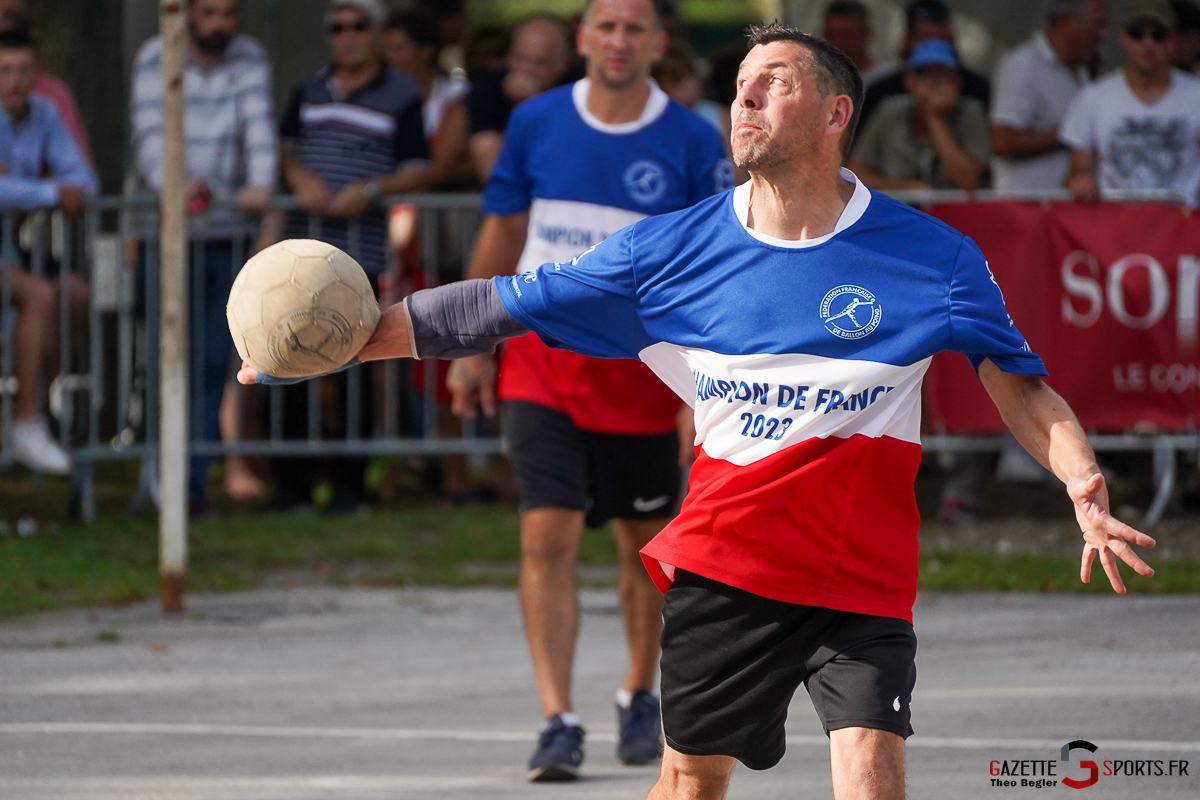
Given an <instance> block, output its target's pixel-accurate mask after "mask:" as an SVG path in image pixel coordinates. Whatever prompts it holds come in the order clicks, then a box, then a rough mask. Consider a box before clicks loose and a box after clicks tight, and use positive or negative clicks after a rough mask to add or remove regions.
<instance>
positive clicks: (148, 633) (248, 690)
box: [0, 588, 1200, 800]
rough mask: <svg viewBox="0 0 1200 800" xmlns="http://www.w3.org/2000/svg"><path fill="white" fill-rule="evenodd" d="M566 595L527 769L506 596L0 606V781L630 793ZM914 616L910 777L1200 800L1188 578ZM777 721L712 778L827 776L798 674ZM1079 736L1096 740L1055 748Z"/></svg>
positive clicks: (786, 780)
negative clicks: (565, 745)
mask: <svg viewBox="0 0 1200 800" xmlns="http://www.w3.org/2000/svg"><path fill="white" fill-rule="evenodd" d="M583 601H584V620H583V630H582V635H581V640H580V647H579V654H578V658H577V662H576V664H577V667H576V697H577V703H578V710H579V712H580V714H581V715H582V717H583V720H584V724H585V726H586V727H587V729H588V740H587V753H588V755H587V761H586V763H585V775H586V779H585V780H583V781H580V782H579V783H577V784H571V785H552V786H547V785H530V784H527V783H526V782H525V780H524V773H525V769H524V765H525V761H526V759H527V758H528V756H529V754H530V751H531V748H532V744H533V739H534V734H535V730H536V728H537V726H538V724H539V720H538V712H537V701H536V695H535V692H534V688H533V681H532V677H531V671H530V668H529V663H528V658H527V655H526V652H525V645H524V641H523V637H522V632H521V624H520V618H519V615H518V610H517V603H516V596H515V594H514V593H513V592H511V591H507V590H496V591H491V590H470V591H450V590H445V591H443V590H406V589H399V590H392V589H334V588H303V589H292V590H262V591H256V592H249V593H245V594H239V595H211V596H199V595H194V596H191V597H189V598H188V610H187V611H186V612H185V613H184V614H182V615H176V616H171V617H165V616H163V615H162V614H160V613H159V612H158V610H157V608H156V606H155V605H154V604H150V603H145V604H139V605H134V606H129V607H124V608H117V609H103V610H80V611H70V612H60V613H52V614H43V615H37V616H34V617H27V618H22V619H17V620H10V621H8V622H5V623H3V624H0V798H4V800H25V799H26V798H39V799H41V798H64V799H65V800H77V799H78V800H83V798H88V800H108V799H109V798H112V799H114V800H116V799H117V798H119V799H120V800H150V798H170V800H201V799H203V800H268V799H273V798H289V800H308V799H309V798H314V799H315V798H336V799H337V800H344V799H346V798H473V799H474V798H547V800H550V799H551V798H553V799H554V800H557V799H558V798H568V799H575V798H578V800H593V799H596V800H598V799H599V798H606V799H607V798H622V799H629V800H634V799H636V800H640V798H642V797H644V796H645V793H646V791H647V790H648V788H649V787H650V785H651V784H652V783H653V780H654V777H655V774H656V770H655V768H653V767H640V768H630V767H623V766H621V765H620V764H619V763H617V761H616V760H615V758H614V755H613V747H614V744H613V743H614V740H615V728H616V723H615V716H614V713H613V708H612V697H613V691H614V690H615V688H616V687H617V684H618V682H619V681H620V678H621V675H622V673H623V666H624V645H623V637H622V633H621V624H620V616H619V614H618V611H617V602H616V597H615V595H614V594H613V593H612V592H608V591H589V592H585V593H584V595H583ZM916 628H917V633H918V637H919V639H920V651H919V655H918V673H919V675H918V683H917V691H916V693H915V695H914V700H913V725H914V727H915V728H916V731H917V733H916V735H915V736H914V737H913V738H912V739H911V740H910V741H909V750H908V765H909V766H908V771H909V792H910V797H912V798H932V799H933V800H941V799H942V798H945V799H946V800H951V799H953V800H960V799H961V798H992V797H994V798H1024V797H1034V796H1045V795H1046V794H1052V795H1053V794H1058V795H1062V793H1064V792H1066V793H1068V796H1070V793H1071V792H1073V791H1074V790H1072V789H1068V788H1067V787H1065V786H1062V785H1057V786H1051V787H1046V788H1041V789H1037V788H1023V787H1022V786H1021V781H1022V779H1023V778H1022V777H1021V776H1020V775H1017V776H1014V777H1013V778H1009V777H1007V776H1000V777H995V778H993V776H992V775H990V774H989V771H990V767H991V766H992V765H993V762H995V766H996V768H997V769H999V768H1000V764H1002V763H1003V764H1006V765H1007V766H1008V767H1009V768H1010V769H1011V768H1012V767H1013V766H1014V762H1016V764H1015V766H1016V768H1017V770H1018V771H1020V770H1021V769H1022V768H1023V769H1024V770H1025V771H1026V773H1027V777H1025V778H1024V780H1037V777H1029V776H1028V773H1030V772H1039V771H1042V772H1044V771H1047V770H1049V769H1054V770H1055V776H1054V777H1053V778H1051V780H1058V779H1061V778H1062V777H1063V776H1064V775H1066V776H1070V777H1076V778H1085V777H1086V776H1087V770H1086V769H1084V768H1082V767H1081V766H1079V764H1078V761H1079V760H1080V759H1082V758H1085V757H1089V756H1090V757H1091V758H1092V759H1094V760H1095V761H1096V763H1097V765H1098V766H1099V767H1100V769H1101V770H1102V772H1103V771H1107V770H1106V769H1105V765H1106V763H1107V762H1113V763H1114V764H1118V763H1119V764H1120V765H1122V766H1128V767H1130V768H1133V769H1135V770H1136V767H1137V763H1136V762H1141V763H1142V764H1143V768H1145V765H1146V763H1147V762H1148V763H1149V768H1150V771H1151V772H1154V771H1155V770H1156V764H1157V765H1159V766H1161V768H1162V769H1163V770H1164V771H1166V770H1171V769H1174V770H1176V771H1177V770H1178V768H1179V764H1178V762H1180V761H1186V762H1188V766H1187V769H1188V775H1187V776H1186V777H1184V776H1178V775H1176V776H1167V775H1161V776H1160V775H1153V774H1152V775H1143V776H1140V777H1123V776H1116V775H1112V776H1109V775H1103V774H1101V776H1100V777H1099V781H1098V782H1097V783H1096V784H1095V785H1094V786H1092V787H1090V788H1088V789H1086V790H1084V791H1085V792H1086V793H1085V794H1083V795H1082V796H1083V797H1087V798H1134V797H1136V798H1139V800H1146V799H1149V798H1181V800H1182V798H1189V800H1194V798H1196V797H1200V778H1198V777H1197V775H1200V597H1198V596H1159V597H1153V596H1143V597H1135V598H1116V597H1108V598H1097V597H1078V596H1056V595H989V594H973V595H934V594H930V595H923V596H921V597H920V598H919V600H918V604H917V609H916ZM788 732H789V744H788V752H787V755H786V756H785V757H784V760H783V761H782V762H781V763H780V764H779V766H777V767H776V768H774V769H772V770H769V771H767V772H759V773H756V772H751V771H749V770H746V769H744V768H742V767H740V766H739V767H738V769H737V771H736V772H735V774H734V778H733V783H732V786H731V790H730V793H729V797H730V798H743V799H747V800H748V799H749V798H755V800H773V799H774V798H822V797H829V796H830V792H829V788H828V787H829V767H828V746H827V744H826V740H825V737H824V736H823V734H822V733H821V730H820V727H819V724H818V722H817V719H816V715H815V714H814V712H813V711H812V708H811V706H810V704H809V701H808V697H807V695H806V694H805V693H804V692H803V691H800V692H798V694H797V696H796V699H795V702H794V703H793V705H792V709H791V715H790V720H789V724H788ZM1079 739H1083V740H1088V741H1090V742H1092V743H1093V744H1095V745H1097V746H1098V749H1097V752H1096V753H1095V754H1094V755H1092V754H1088V753H1087V752H1085V751H1081V750H1078V749H1077V750H1075V751H1073V753H1072V757H1073V762H1072V763H1070V764H1063V763H1059V762H1058V758H1059V755H1060V749H1061V747H1062V746H1063V744H1065V743H1067V742H1070V741H1073V740H1079ZM1051 765H1053V766H1051ZM1010 779H1011V780H1015V782H1016V784H1017V785H1016V786H1014V787H1001V786H994V785H993V783H992V782H993V780H1010Z"/></svg>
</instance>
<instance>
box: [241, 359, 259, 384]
mask: <svg viewBox="0 0 1200 800" xmlns="http://www.w3.org/2000/svg"><path fill="white" fill-rule="evenodd" d="M257 377H258V370H256V369H255V368H254V367H252V366H250V365H249V364H247V363H246V362H245V361H243V362H242V368H241V369H239V370H238V374H237V379H238V383H241V384H244V385H246V386H251V385H253V384H254V380H255V378H257Z"/></svg>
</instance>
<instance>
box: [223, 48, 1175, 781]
mask: <svg viewBox="0 0 1200 800" xmlns="http://www.w3.org/2000/svg"><path fill="white" fill-rule="evenodd" d="M750 43H751V45H752V46H753V47H752V49H751V50H750V52H749V53H748V54H747V56H746V58H745V60H744V61H743V62H742V64H741V67H740V69H739V72H738V79H737V81H738V93H737V99H736V101H735V103H734V105H733V119H732V121H733V135H732V150H733V156H734V161H735V163H736V164H737V165H738V166H739V167H741V168H743V169H745V170H747V171H748V172H749V173H750V176H751V180H750V181H749V182H748V183H746V184H743V185H742V186H740V187H738V188H737V189H735V190H733V191H732V192H726V193H723V194H722V195H720V196H718V197H714V198H712V199H710V200H706V201H703V202H701V203H699V204H697V205H696V206H694V207H693V208H689V209H686V210H684V211H680V212H676V213H672V214H664V215H662V216H659V217H653V218H650V219H646V220H642V221H640V222H637V223H635V224H634V225H631V226H629V227H627V228H625V229H624V230H622V231H620V232H618V233H617V234H615V235H613V236H611V237H609V238H608V239H607V240H605V241H604V242H602V243H601V244H600V245H598V246H597V247H595V248H594V249H592V250H590V251H588V252H586V253H584V254H582V255H580V256H578V257H576V258H574V259H572V260H571V261H569V262H564V263H559V264H545V265H543V266H541V267H539V268H538V269H536V270H534V271H532V272H529V273H525V274H523V275H517V276H513V277H501V278H496V279H494V280H493V281H464V282H462V283H459V284H454V285H452V286H446V287H441V288H439V289H435V290H430V291H426V292H418V293H416V294H413V295H411V296H409V297H408V298H406V299H405V301H404V303H402V304H400V305H399V306H396V307H393V308H389V309H388V310H387V311H386V312H385V313H384V316H383V319H382V321H381V323H380V326H379V328H378V329H377V330H376V332H375V334H374V335H373V336H372V339H371V341H369V342H368V343H367V346H366V347H364V348H363V351H362V352H361V353H360V354H359V357H360V358H361V359H363V360H372V359H376V358H389V357H403V356H409V355H415V356H419V357H421V358H430V357H448V356H458V355H461V354H464V353H470V352H480V351H484V352H486V351H489V350H490V349H491V348H493V347H495V345H496V344H497V343H498V342H500V341H502V340H503V339H506V338H509V337H512V336H516V335H520V334H521V333H523V332H524V331H534V332H535V333H537V335H538V336H539V337H540V338H541V339H542V341H543V342H545V343H546V344H548V345H550V346H553V347H563V348H569V349H571V350H574V351H576V352H580V353H585V354H588V355H593V356H601V357H609V358H629V357H633V356H637V357H639V358H640V359H641V360H642V361H644V362H645V363H646V364H648V365H649V366H650V367H651V368H652V369H653V370H654V371H655V373H657V374H658V375H659V376H660V377H661V378H662V379H663V380H664V381H665V382H666V383H667V385H669V386H670V387H671V388H672V389H674V390H675V392H676V393H677V394H679V395H680V397H682V398H684V400H686V401H687V402H688V403H689V405H691V406H692V407H693V409H694V414H695V421H696V431H697V434H696V442H697V447H696V452H697V458H696V464H695V466H694V467H693V468H692V472H691V476H690V483H689V486H688V496H687V499H686V500H685V501H684V504H683V508H682V509H681V510H680V512H679V516H678V517H677V518H676V519H675V520H674V521H673V522H672V523H671V524H670V525H669V526H668V527H667V528H666V529H665V530H663V531H662V533H660V534H659V535H658V536H657V537H655V539H654V540H653V541H652V542H650V544H648V545H647V546H646V547H645V548H643V550H642V557H643V559H644V561H645V563H646V566H647V567H648V568H649V570H650V572H651V573H652V574H653V575H654V576H655V579H656V581H657V582H658V584H659V585H660V586H661V587H662V588H663V589H664V590H665V591H666V599H665V602H664V603H663V619H664V625H663V634H662V645H663V649H662V710H663V729H664V733H665V735H666V740H667V748H666V752H665V753H664V756H663V765H662V773H661V775H660V777H659V781H658V783H657V784H656V785H655V787H654V788H653V789H652V790H651V793H650V797H651V798H653V799H654V800H666V798H689V799H690V800H697V799H702V800H710V799H711V800H716V799H717V798H722V797H724V796H725V790H726V787H727V785H728V782H729V776H730V774H731V773H732V771H733V766H734V763H735V760H740V761H742V763H744V764H745V765H746V766H748V767H750V768H752V769H767V768H769V767H772V766H774V765H775V764H776V763H777V762H778V761H779V759H780V758H781V757H782V755H783V751H784V744H785V737H784V722H785V720H786V717H787V709H788V704H789V703H790V701H791V698H792V695H793V694H794V692H795V691H796V689H797V688H799V686H800V685H801V684H804V686H805V688H806V689H807V690H808V693H809V695H810V697H811V698H812V701H813V704H814V706H815V707H816V710H817V713H818V716H819V717H820V719H821V723H822V725H823V727H824V728H825V731H826V733H827V734H828V735H829V740H830V756H831V764H832V771H833V791H834V797H835V798H836V800H851V799H852V798H853V799H854V800H859V799H860V798H871V799H872V800H902V798H903V797H904V785H905V781H904V741H905V738H906V737H907V736H908V735H910V734H911V733H912V728H911V727H910V725H909V719H910V709H909V704H910V701H911V698H912V690H913V687H914V685H915V682H916V670H915V663H914V659H915V655H916V636H915V634H914V632H913V628H912V605H913V601H914V599H915V597H916V584H917V527H918V517H917V510H916V503H915V501H914V496H913V479H914V477H915V475H916V470H917V466H918V463H919V461H920V454H921V447H920V413H921V403H920V387H921V380H922V377H923V375H924V373H925V370H926V369H927V367H928V365H929V361H930V359H931V358H932V357H933V356H934V355H935V354H936V353H938V352H940V351H943V350H954V351H958V352H961V353H964V354H966V355H967V356H968V358H969V359H970V361H971V363H972V364H973V365H974V366H975V368H976V369H977V371H978V374H979V377H980V379H981V380H982V381H983V383H984V385H985V386H986V387H987V389H988V392H989V394H990V395H991V397H992V399H993V401H994V402H995V403H996V406H997V407H998V408H999V410H1000V413H1001V415H1002V417H1003V418H1004V420H1005V421H1006V423H1007V424H1008V426H1009V428H1010V429H1011V430H1012V431H1013V433H1014V434H1015V435H1016V437H1017V439H1018V440H1019V441H1020V442H1021V443H1022V444H1023V445H1024V446H1025V447H1026V449H1028V450H1029V451H1030V453H1032V454H1033V455H1034V456H1035V457H1036V458H1037V459H1038V460H1039V461H1040V462H1041V463H1042V464H1044V465H1045V466H1047V467H1048V468H1049V469H1051V470H1053V471H1054V473H1055V474H1056V475H1057V476H1058V477H1059V478H1060V479H1061V480H1062V481H1063V482H1064V483H1065V484H1066V488H1067V493H1068V495H1069V496H1070V497H1071V499H1072V501H1073V502H1074V504H1075V512H1076V519H1077V520H1078V522H1079V525H1080V527H1081V529H1082V531H1083V539H1084V547H1083V559H1082V564H1081V569H1080V577H1081V578H1082V580H1084V581H1085V582H1086V581H1087V580H1088V579H1089V578H1090V575H1091V567H1092V564H1093V562H1094V559H1095V558H1096V556H1097V555H1098V556H1099V557H1100V561H1101V564H1102V565H1103V567H1104V571H1105V573H1106V574H1107V575H1108V578H1109V580H1110V582H1111V583H1112V585H1113V588H1114V589H1115V590H1116V591H1117V592H1121V593H1123V592H1124V591H1125V587H1124V584H1123V583H1122V580H1121V576H1120V574H1119V572H1118V569H1117V559H1118V558H1120V559H1122V560H1124V561H1125V562H1126V563H1127V564H1129V565H1130V566H1132V567H1133V568H1134V569H1135V570H1136V571H1137V572H1138V573H1139V574H1141V575H1146V576H1148V575H1152V574H1153V570H1152V569H1150V567H1149V566H1148V565H1147V564H1146V563H1145V562H1144V561H1143V560H1142V559H1141V558H1140V557H1138V555H1137V554H1136V553H1134V551H1133V550H1132V548H1131V547H1130V544H1131V543H1132V544H1137V545H1140V546H1144V547H1149V546H1152V545H1153V544H1154V540H1153V539H1151V538H1150V537H1148V536H1146V535H1145V534H1142V533H1139V532H1137V531H1135V530H1133V529H1132V528H1130V527H1129V526H1127V525H1124V524H1122V523H1120V522H1118V521H1117V520H1116V519H1114V518H1113V517H1112V516H1111V515H1110V514H1109V511H1108V492H1107V489H1106V488H1105V484H1104V478H1103V476H1102V475H1101V474H1100V470H1099V468H1098V467H1097V465H1096V460H1095V455H1094V453H1093V452H1092V448H1091V446H1090V444H1089V443H1088V440H1087V436H1086V435H1085V434H1084V432H1083V430H1082V429H1081V428H1080V426H1079V423H1078V421H1077V420H1076V419H1075V416H1074V414H1073V413H1072V412H1071V410H1070V408H1069V407H1068V406H1067V404H1066V403H1065V402H1064V401H1063V399H1062V398H1061V397H1059V396H1058V395H1057V394H1056V393H1055V392H1054V391H1053V390H1052V389H1050V388H1049V387H1048V386H1047V385H1046V384H1045V383H1044V382H1043V381H1042V379H1041V377H1039V376H1042V375H1045V370H1044V368H1043V366H1042V362H1041V359H1039V358H1038V357H1037V356H1036V355H1034V354H1033V353H1032V352H1031V351H1030V349H1029V346H1028V345H1027V344H1026V343H1025V340H1024V339H1023V338H1022V337H1021V334H1020V332H1018V331H1017V329H1016V327H1015V326H1014V325H1013V323H1012V320H1011V319H1009V317H1008V314H1007V312H1006V311H1005V308H1004V299H1003V297H1002V296H1001V294H1000V289H999V287H998V286H997V285H996V283H995V281H994V280H993V278H992V275H991V271H990V270H989V269H988V266H987V262H986V261H985V260H984V257H983V254H982V253H981V252H980V251H979V248H978V247H976V246H975V244H974V243H973V242H972V241H971V240H970V239H968V238H966V237H964V236H963V235H962V234H961V233H959V232H957V231H955V230H954V229H952V228H950V227H948V226H946V225H944V224H943V223H941V222H938V221H937V220H934V219H932V218H931V217H928V216H926V215H924V214H922V213H920V212H918V211H915V210H913V209H911V208H908V207H907V206H903V205H900V204H898V203H896V202H894V201H892V200H890V199H888V198H887V197H885V196H883V195H877V194H873V193H872V192H871V191H870V190H868V189H866V188H865V187H864V186H863V185H862V183H861V182H860V181H859V180H858V179H857V178H856V177H855V176H854V174H853V173H851V172H849V171H847V170H844V169H840V164H841V162H842V160H843V159H844V157H845V153H846V150H847V149H848V148H849V144H850V140H851V139H852V137H853V132H854V126H855V123H856V119H855V117H856V114H857V112H856V107H857V103H858V102H859V101H860V100H861V99H862V79H861V77H860V76H859V74H858V71H857V70H856V69H855V68H854V64H853V62H851V61H850V59H849V58H848V57H847V56H846V55H845V54H843V53H842V52H840V51H838V50H836V49H835V48H833V47H832V46H831V45H829V44H828V43H826V42H824V41H822V40H820V39H816V38H814V37H812V36H809V35H807V34H804V33H801V32H800V31H797V30H795V29H791V28H786V27H783V26H780V25H771V26H768V27H766V28H752V29H751V31H750ZM254 378H255V373H254V371H253V370H251V369H249V368H243V370H242V373H241V375H240V380H242V381H244V382H247V381H251V380H253V379H254Z"/></svg>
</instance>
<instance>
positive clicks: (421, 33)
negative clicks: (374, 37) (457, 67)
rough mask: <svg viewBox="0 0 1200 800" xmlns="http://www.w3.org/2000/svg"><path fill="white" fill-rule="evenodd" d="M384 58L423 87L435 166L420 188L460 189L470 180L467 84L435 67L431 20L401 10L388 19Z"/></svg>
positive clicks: (434, 33)
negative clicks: (466, 101)
mask: <svg viewBox="0 0 1200 800" xmlns="http://www.w3.org/2000/svg"><path fill="white" fill-rule="evenodd" d="M383 46H384V55H385V56H386V57H387V61H388V63H389V64H390V65H391V66H392V67H394V68H395V69H398V70H400V71H401V72H403V73H404V74H406V75H408V76H409V77H410V78H412V79H413V80H414V81H416V82H417V85H418V86H420V88H421V98H422V100H423V105H422V107H421V113H422V116H423V117H424V119H425V141H426V142H427V143H428V144H429V153H430V155H431V157H432V160H433V163H432V165H431V167H430V168H429V169H428V171H427V174H426V176H425V179H424V180H423V181H422V186H421V187H420V188H431V187H437V188H445V187H461V186H462V185H464V184H467V183H470V182H471V181H472V180H473V178H474V174H475V173H474V169H473V168H472V164H471V153H470V150H469V149H468V146H467V108H466V103H465V102H464V100H465V98H466V95H467V90H468V89H470V84H469V83H467V81H466V79H465V78H460V77H451V76H447V75H445V74H443V73H442V72H441V71H440V70H439V68H438V63H437V58H438V49H439V41H438V31H437V23H436V22H435V21H434V19H433V18H432V17H431V16H429V15H427V14H422V13H419V12H400V13H396V14H393V15H392V16H391V17H390V18H389V19H388V21H387V25H386V26H385V28H384V33H383Z"/></svg>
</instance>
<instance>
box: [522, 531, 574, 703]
mask: <svg viewBox="0 0 1200 800" xmlns="http://www.w3.org/2000/svg"><path fill="white" fill-rule="evenodd" d="M581 536H583V512H582V511H572V510H570V509H565V508H534V509H531V510H529V511H526V512H525V513H523V514H521V580H520V594H521V615H522V616H523V617H524V619H525V638H526V640H527V641H528V642H529V655H530V657H531V659H532V660H533V674H534V678H535V679H536V680H537V686H538V696H539V697H540V698H541V701H542V713H543V715H544V716H546V717H549V716H551V715H553V714H559V713H562V712H564V711H571V710H572V706H571V666H572V662H573V661H574V659H575V640H576V638H578V636H579V596H578V592H577V589H576V586H575V557H576V555H577V554H578V553H579V539H580V537H581Z"/></svg>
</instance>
